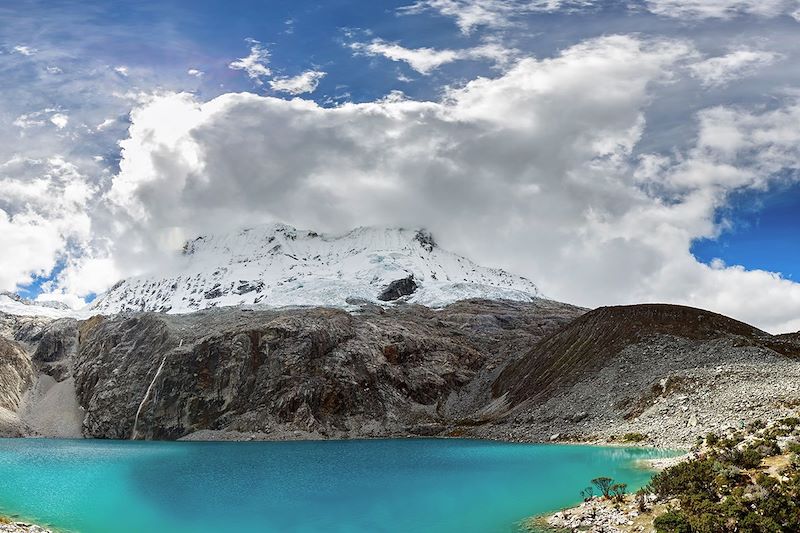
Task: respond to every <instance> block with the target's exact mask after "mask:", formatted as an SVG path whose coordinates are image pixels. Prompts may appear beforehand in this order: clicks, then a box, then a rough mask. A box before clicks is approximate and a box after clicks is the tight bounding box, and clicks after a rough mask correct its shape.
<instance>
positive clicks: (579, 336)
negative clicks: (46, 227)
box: [0, 300, 800, 447]
mask: <svg viewBox="0 0 800 533" xmlns="http://www.w3.org/2000/svg"><path fill="white" fill-rule="evenodd" d="M0 334H2V335H3V336H4V337H6V340H5V341H4V342H5V344H4V345H5V346H10V347H11V348H9V349H8V350H10V353H11V354H12V356H11V357H9V358H7V359H3V360H2V365H0V373H2V376H5V377H6V378H7V379H12V380H16V381H15V382H14V383H16V385H15V387H16V389H14V388H13V387H12V388H11V389H9V390H12V391H13V390H16V391H18V392H17V393H16V396H14V394H11V395H10V396H9V397H8V398H7V399H6V401H7V402H10V403H8V404H7V405H8V406H9V408H8V409H7V410H6V415H7V416H5V417H4V420H5V422H4V426H3V427H4V433H5V434H10V435H21V434H39V435H53V436H56V435H58V436H80V435H82V436H86V437H99V438H120V439H127V438H132V437H135V438H146V439H177V438H214V439H216V438H233V439H249V438H263V439H298V438H355V437H387V436H408V435H426V436H472V437H479V438H492V439H502V440H520V441H546V440H556V441H557V440H569V441H574V440H580V441H600V442H607V441H609V440H613V439H615V438H617V439H618V438H619V436H620V435H622V434H624V433H628V432H635V433H641V434H643V435H645V436H646V441H645V442H646V443H648V444H655V445H659V446H669V447H685V446H688V445H690V444H691V443H692V442H693V441H694V439H695V438H696V437H697V435H703V434H705V433H707V432H708V431H711V430H720V429H721V428H725V427H736V426H739V425H741V424H744V423H746V422H748V421H750V420H753V419H756V418H772V417H774V416H782V415H783V413H785V412H788V411H789V410H790V409H791V407H792V406H793V405H795V404H796V403H798V402H800V361H799V360H798V359H797V358H796V356H795V354H796V352H795V350H797V349H798V345H797V344H795V341H794V339H793V337H791V336H772V335H769V334H767V333H765V332H762V331H759V330H757V329H755V328H752V327H750V326H747V325H746V324H742V323H740V322H736V321H733V320H731V319H728V318H726V317H722V316H720V315H715V314H713V313H708V312H706V311H702V310H697V309H691V308H683V307H678V306H657V305H644V306H626V307H621V308H601V309H598V310H595V311H591V312H589V313H586V312H585V310H583V309H580V308H576V307H573V306H569V305H566V304H559V303H556V302H550V301H547V300H537V301H535V302H527V303H526V302H510V301H491V300H468V301H461V302H458V303H455V304H452V305H449V306H446V307H444V308H441V309H430V308H427V307H423V306H418V305H411V304H394V305H392V306H390V307H384V306H377V305H372V304H369V303H364V304H362V305H361V306H360V307H359V308H358V309H357V310H355V311H345V310H341V309H331V308H297V309H283V310H253V309H242V308H235V307H234V308H221V309H209V310H205V311H202V312H198V313H192V314H182V315H170V314H164V313H134V314H124V315H119V316H116V317H102V316H95V317H93V318H91V319H89V320H84V321H78V320H74V319H60V320H51V319H45V318H36V317H13V316H10V315H0ZM8 350H7V351H8ZM20 350H21V352H20ZM20 353H23V354H25V357H20V355H19V354H20ZM26 369H27V370H26ZM542 376H547V378H546V380H545V381H541V380H542V379H543V377H542ZM15 402H16V403H15ZM14 409H16V410H14Z"/></svg>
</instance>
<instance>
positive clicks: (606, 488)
mask: <svg viewBox="0 0 800 533" xmlns="http://www.w3.org/2000/svg"><path fill="white" fill-rule="evenodd" d="M613 484H614V480H613V479H611V478H610V477H598V478H594V479H593V480H592V485H594V486H595V487H597V489H598V490H599V491H600V493H601V494H602V495H603V498H608V497H609V495H610V494H611V485H613Z"/></svg>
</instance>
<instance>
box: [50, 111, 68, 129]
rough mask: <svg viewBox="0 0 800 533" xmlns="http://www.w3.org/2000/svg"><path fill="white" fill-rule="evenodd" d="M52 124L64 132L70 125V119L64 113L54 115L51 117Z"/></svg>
mask: <svg viewBox="0 0 800 533" xmlns="http://www.w3.org/2000/svg"><path fill="white" fill-rule="evenodd" d="M50 122H51V123H52V124H53V125H54V126H55V127H56V128H58V129H60V130H63V129H64V128H66V127H67V124H68V123H69V117H68V116H67V115H65V114H64V113H54V114H53V115H51V116H50Z"/></svg>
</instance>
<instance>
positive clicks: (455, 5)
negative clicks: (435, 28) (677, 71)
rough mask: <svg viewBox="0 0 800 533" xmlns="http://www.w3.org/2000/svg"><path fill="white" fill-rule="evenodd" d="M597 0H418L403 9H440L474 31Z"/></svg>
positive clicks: (412, 11) (466, 30)
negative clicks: (478, 28) (521, 16)
mask: <svg viewBox="0 0 800 533" xmlns="http://www.w3.org/2000/svg"><path fill="white" fill-rule="evenodd" d="M595 1H596V0H418V1H417V2H415V3H414V4H411V5H408V6H405V7H402V8H400V10H399V12H400V13H404V14H418V13H422V12H425V11H430V10H432V11H437V12H439V13H440V14H441V15H444V16H446V17H453V18H455V19H456V24H457V25H458V27H459V28H460V29H461V31H462V32H463V33H467V34H468V33H471V32H472V30H474V29H475V28H476V27H479V26H484V27H487V28H504V27H507V26H510V25H511V24H512V22H513V19H514V18H515V17H517V16H519V15H523V14H526V13H539V12H552V11H559V10H572V9H578V8H581V7H585V6H589V5H592V4H594V3H595Z"/></svg>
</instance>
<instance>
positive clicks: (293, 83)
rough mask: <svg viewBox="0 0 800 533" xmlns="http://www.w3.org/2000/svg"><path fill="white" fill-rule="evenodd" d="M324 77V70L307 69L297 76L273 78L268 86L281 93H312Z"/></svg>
mask: <svg viewBox="0 0 800 533" xmlns="http://www.w3.org/2000/svg"><path fill="white" fill-rule="evenodd" d="M324 77H325V72H322V71H320V70H307V71H305V72H303V73H302V74H299V75H297V76H291V77H277V78H274V79H272V80H270V81H269V86H270V88H271V89H272V90H273V91H278V92H282V93H289V94H304V93H313V92H314V91H316V90H317V87H318V86H319V82H320V80H322V78H324Z"/></svg>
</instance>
